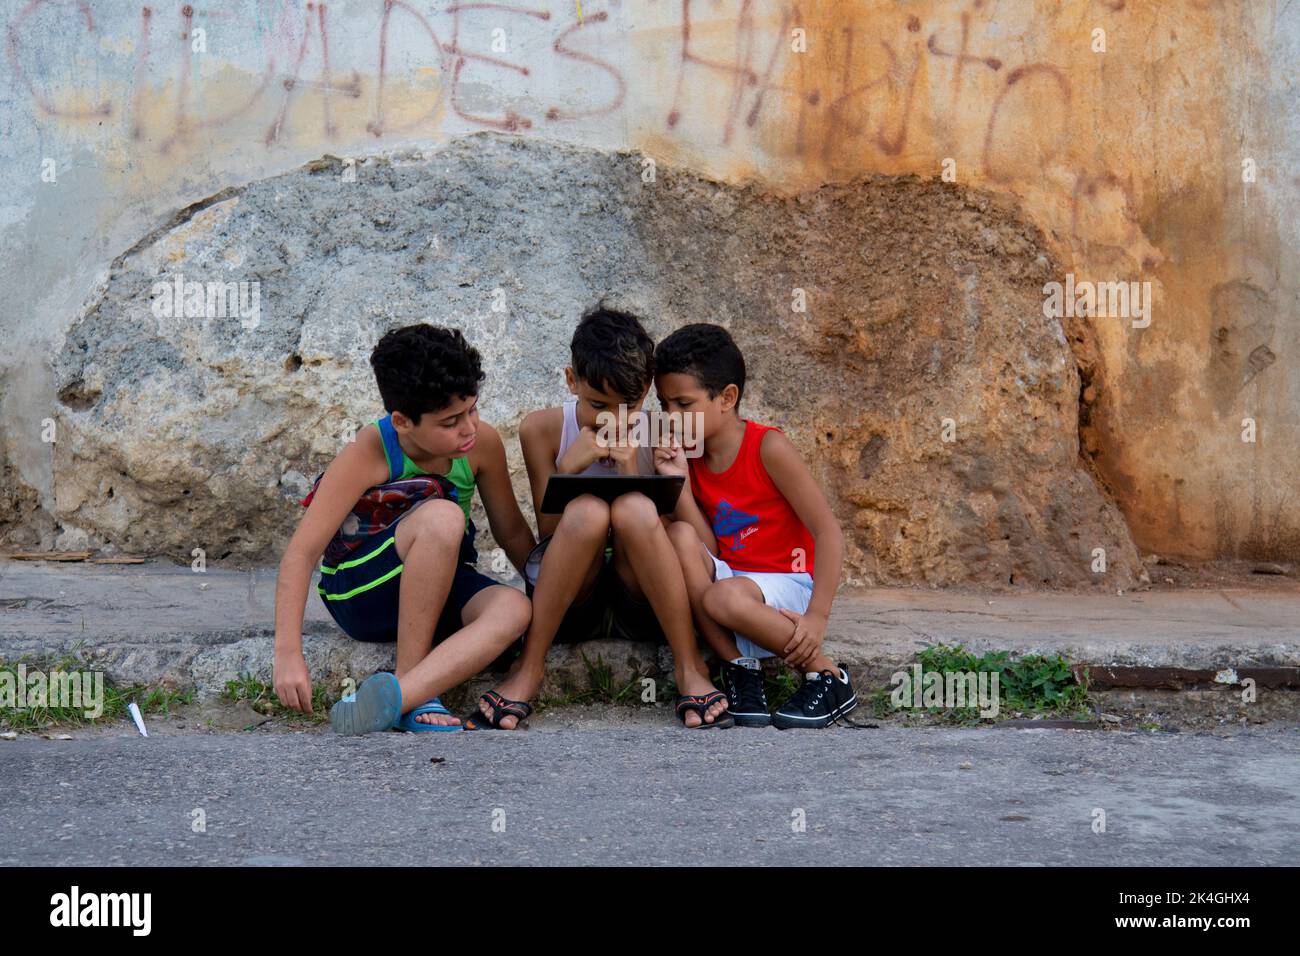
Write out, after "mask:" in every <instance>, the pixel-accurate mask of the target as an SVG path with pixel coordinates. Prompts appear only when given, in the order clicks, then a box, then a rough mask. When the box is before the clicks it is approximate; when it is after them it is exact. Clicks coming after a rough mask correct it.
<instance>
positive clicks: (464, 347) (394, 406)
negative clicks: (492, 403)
mask: <svg viewBox="0 0 1300 956" xmlns="http://www.w3.org/2000/svg"><path fill="white" fill-rule="evenodd" d="M370 367H371V368H373V369H374V370H375V384H377V385H378V386H379V395H380V398H382V399H383V402H384V408H385V409H386V410H387V411H389V412H401V413H402V414H403V415H405V416H406V417H407V418H409V419H411V421H412V422H414V423H415V424H417V425H418V424H419V423H420V416H421V415H423V414H424V413H425V412H435V411H438V410H439V409H442V408H446V407H447V406H448V405H450V404H451V403H452V401H453V400H454V399H456V398H468V397H470V396H472V395H477V394H478V388H479V384H480V383H481V382H482V381H483V364H482V361H481V360H480V358H479V354H478V350H477V349H475V348H474V347H473V346H472V345H470V344H469V343H468V342H467V341H465V336H463V335H462V334H461V332H460V329H443V328H438V327H437V326H433V325H429V324H428V323H425V322H421V323H420V324H418V325H407V326H403V327H402V328H400V329H393V330H392V331H390V332H388V333H387V334H385V335H384V337H383V338H381V339H380V340H379V344H378V345H376V346H375V348H374V351H372V352H371V353H370Z"/></svg>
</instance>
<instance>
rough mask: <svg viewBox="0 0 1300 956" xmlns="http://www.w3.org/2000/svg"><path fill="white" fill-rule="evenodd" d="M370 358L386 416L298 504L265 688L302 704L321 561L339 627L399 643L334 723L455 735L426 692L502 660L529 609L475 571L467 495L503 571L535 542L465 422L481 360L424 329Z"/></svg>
mask: <svg viewBox="0 0 1300 956" xmlns="http://www.w3.org/2000/svg"><path fill="white" fill-rule="evenodd" d="M370 364H371V366H372V367H373V369H374V372H375V380H376V383H377V385H378V387H379V393H380V396H381V397H382V399H383V403H384V407H385V408H386V409H387V410H388V412H389V414H388V415H386V416H385V417H383V418H381V419H378V420H377V421H375V422H373V423H371V424H370V425H368V426H366V427H365V428H362V429H361V430H360V431H359V432H358V433H357V437H356V440H355V441H353V442H351V443H349V444H348V446H347V447H346V448H344V449H343V451H341V452H340V453H339V455H338V456H337V457H336V458H335V459H334V461H333V462H332V463H331V464H330V466H329V467H328V468H327V469H326V470H325V473H324V474H323V475H322V477H321V479H320V481H319V483H318V485H317V487H316V488H315V489H314V490H313V492H312V494H311V495H309V496H308V499H307V500H306V501H304V504H307V505H308V508H307V512H306V514H305V515H304V516H303V519H302V522H301V523H300V524H299V525H298V529H297V531H296V532H295V533H294V535H293V538H292V539H291V540H290V542H289V545H288V547H287V548H286V549H285V554H284V558H283V559H282V560H281V562H280V573H279V579H278V581H277V583H276V602H275V690H276V694H277V695H278V696H279V698H280V700H281V702H282V703H284V704H285V706H287V707H291V708H293V709H295V710H300V711H303V712H305V713H310V712H311V678H310V675H309V674H308V671H307V664H306V660H305V658H304V656H303V649H302V620H303V608H304V606H305V604H306V600H307V590H308V588H309V586H310V583H311V577H312V571H313V569H314V568H315V567H316V564H317V562H318V561H320V562H321V563H320V571H321V580H320V585H319V587H318V588H317V593H318V594H319V595H320V597H321V600H322V601H323V602H324V603H325V606H326V608H327V609H328V610H329V612H330V615H331V616H332V617H333V618H334V620H335V621H336V622H337V623H338V624H339V626H340V627H341V628H342V629H343V630H344V632H345V633H346V634H348V636H350V637H352V638H354V639H356V640H360V641H376V642H393V641H396V643H397V663H396V666H395V669H394V673H391V674H390V673H387V672H381V673H379V674H375V675H374V676H373V677H370V678H369V679H367V680H366V681H365V682H364V683H362V684H361V686H360V687H359V688H358V689H357V691H356V693H355V694H352V695H350V696H349V697H345V698H344V699H343V700H341V701H339V702H338V703H337V704H335V705H334V707H333V708H332V709H331V711H330V721H331V723H332V725H333V727H334V729H335V730H336V731H338V732H341V733H367V732H369V731H373V730H384V729H388V728H391V727H397V728H400V729H403V730H410V731H423V730H460V729H461V727H460V721H459V720H458V719H456V718H455V717H452V716H451V715H450V714H449V713H448V712H447V710H446V708H444V707H443V706H442V704H441V703H440V702H439V701H438V695H439V694H441V693H443V692H444V691H446V690H449V689H450V688H452V687H455V686H456V685H457V684H460V683H461V682H463V681H465V680H468V679H469V678H471V677H473V676H474V675H475V674H477V673H479V672H480V671H481V670H482V669H483V668H484V667H486V666H487V665H488V664H490V663H491V662H492V661H493V660H495V659H496V658H497V657H498V656H500V654H501V653H502V652H503V651H504V650H505V649H506V648H507V647H508V646H509V645H510V644H511V643H512V642H513V641H514V640H515V639H516V638H518V637H519V636H520V635H521V634H522V633H523V632H524V631H525V630H527V628H528V622H529V620H530V618H531V615H532V608H531V605H530V603H529V601H528V598H527V597H525V596H524V595H523V594H522V593H521V592H519V591H518V590H516V589H514V588H511V587H507V586H505V585H503V584H500V583H498V582H496V581H494V580H492V579H491V578H489V577H487V576H486V575H483V574H480V573H479V572H478V570H477V569H476V568H475V566H474V564H475V561H476V560H477V553H476V552H475V550H474V532H475V529H474V523H473V522H472V521H471V520H470V505H471V503H472V501H473V496H474V493H475V491H476V490H479V491H481V492H482V495H483V507H484V510H485V511H486V512H487V517H488V523H489V525H490V527H491V530H492V535H493V537H494V538H496V540H497V542H498V543H499V544H500V546H501V548H502V549H503V550H504V551H505V553H506V555H507V557H508V558H509V559H510V561H511V562H512V563H513V564H514V565H515V567H516V568H519V569H520V570H521V571H522V569H523V567H524V562H525V561H526V559H527V557H528V553H529V551H530V550H531V549H532V548H533V546H534V544H535V543H536V541H535V539H534V537H533V533H532V530H531V529H530V528H529V527H528V524H527V522H525V521H524V517H523V515H522V514H521V513H520V511H519V505H518V503H517V502H516V500H515V496H514V491H513V490H512V488H511V486H510V475H509V472H508V470H507V466H506V456H505V446H504V445H503V443H502V441H501V436H500V435H499V434H498V433H497V431H496V429H494V428H493V427H492V426H491V425H489V424H487V423H486V422H480V421H479V417H478V407H477V406H478V390H479V384H480V383H481V382H482V380H483V371H482V366H481V363H480V360H479V354H478V352H477V351H476V350H475V349H474V348H472V347H471V346H470V345H469V343H467V342H466V341H465V338H464V336H462V335H461V333H460V332H459V331H458V330H455V329H440V328H435V327H433V326H430V325H426V324H420V325H412V326H407V327H405V328H400V329H395V330H393V331H391V332H389V333H388V334H387V335H385V336H384V337H383V338H382V339H381V340H380V341H379V344H378V345H377V346H375V349H374V351H373V352H372V353H371V356H370ZM412 487H422V488H424V489H426V493H428V489H431V488H433V489H435V493H430V494H429V496H428V497H424V498H423V500H419V501H418V502H417V503H415V504H414V505H413V506H411V507H409V509H408V510H405V511H402V512H401V513H400V514H399V516H398V517H397V518H396V520H393V521H391V523H387V524H386V525H384V526H383V527H371V526H369V525H368V524H367V518H368V517H371V516H372V514H373V513H374V512H371V511H367V509H366V508H363V507H362V505H363V503H366V502H374V501H376V500H378V501H380V502H381V504H380V505H379V507H378V508H376V509H375V511H377V512H379V513H382V512H383V504H382V502H384V500H385V499H386V497H388V496H392V497H393V498H394V500H398V501H401V500H402V496H403V494H408V493H409V489H410V488H412ZM375 523H376V524H378V523H379V521H378V520H376V522H375ZM322 556H324V558H325V560H324V561H321V558H322Z"/></svg>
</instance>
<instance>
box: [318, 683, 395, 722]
mask: <svg viewBox="0 0 1300 956" xmlns="http://www.w3.org/2000/svg"><path fill="white" fill-rule="evenodd" d="M401 716H402V685H401V684H399V683H398V682H397V678H396V677H395V676H394V675H392V674H390V673H387V672H384V673H379V674H375V675H374V676H373V677H367V678H366V679H365V681H363V682H362V684H361V686H360V687H358V688H357V691H356V693H355V694H349V695H348V696H347V697H344V698H343V699H342V700H340V701H339V702H338V703H337V704H335V705H334V706H333V707H331V708H330V726H331V727H333V728H334V732H335V733H336V734H369V733H374V732H375V731H377V730H387V729H388V728H390V727H392V726H393V725H394V724H396V723H397V721H398V718H400V717H401Z"/></svg>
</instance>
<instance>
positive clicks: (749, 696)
mask: <svg viewBox="0 0 1300 956" xmlns="http://www.w3.org/2000/svg"><path fill="white" fill-rule="evenodd" d="M757 663H758V662H757V661H755V664H757ZM722 689H723V690H724V691H726V693H727V713H729V714H730V715H731V716H732V717H734V718H736V726H737V727H770V726H771V725H772V715H771V714H770V713H768V710H767V692H766V691H764V690H763V672H762V670H760V669H759V668H758V667H756V666H755V667H746V666H745V665H744V664H733V663H732V662H731V661H723V662H722Z"/></svg>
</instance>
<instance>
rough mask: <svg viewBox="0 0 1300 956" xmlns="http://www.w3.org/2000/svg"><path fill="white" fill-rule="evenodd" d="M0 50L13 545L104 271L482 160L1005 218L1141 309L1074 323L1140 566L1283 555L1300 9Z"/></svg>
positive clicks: (696, 18) (975, 0)
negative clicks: (191, 233) (567, 150)
mask: <svg viewBox="0 0 1300 956" xmlns="http://www.w3.org/2000/svg"><path fill="white" fill-rule="evenodd" d="M579 7H580V9H581V19H580V18H579V17H580V14H579ZM0 18H2V20H3V23H4V25H5V29H6V31H7V32H6V36H5V62H4V65H3V67H0V72H2V73H3V75H4V76H5V82H4V85H3V87H0V97H3V104H4V109H3V114H2V119H0V150H2V151H3V154H4V155H3V160H4V161H3V162H2V163H0V184H2V185H3V192H2V194H0V237H2V238H0V247H2V248H3V251H4V255H3V258H2V259H0V292H3V295H4V301H5V303H6V305H7V306H8V308H6V309H5V310H4V311H3V313H0V323H2V324H3V325H2V327H3V340H4V342H5V343H6V348H5V349H4V354H3V356H0V361H3V362H4V368H3V372H2V375H3V378H2V379H0V381H2V384H0V392H2V394H0V405H2V408H3V435H0V439H2V441H3V450H4V455H3V458H4V467H5V476H4V491H5V501H6V503H7V506H8V509H9V510H10V511H21V512H22V515H23V518H24V520H28V521H32V522H36V521H39V520H40V515H41V513H42V512H43V511H47V510H48V509H47V508H45V507H44V506H45V505H48V504H49V496H50V495H51V493H52V492H51V490H52V488H53V487H54V480H53V476H52V474H51V469H52V462H53V460H54V458H53V456H52V454H51V449H50V446H49V444H48V443H46V442H44V441H42V422H43V420H45V419H48V418H51V417H54V409H55V395H54V386H53V377H52V374H51V371H50V368H49V361H50V358H51V356H52V355H54V354H55V353H56V352H57V351H58V349H59V348H60V346H61V343H62V339H63V337H64V334H65V332H66V331H67V329H68V328H69V327H70V325H71V323H72V322H73V320H74V319H75V318H76V317H77V315H78V313H79V311H80V310H81V308H82V307H83V305H84V304H85V303H86V302H87V301H88V299H89V298H90V296H91V294H92V292H93V291H94V289H95V288H96V286H97V285H98V284H99V283H101V282H102V281H103V280H104V278H105V269H106V267H107V265H108V264H109V263H110V262H111V261H112V260H113V259H114V257H116V256H118V255H120V254H121V253H122V252H123V251H124V250H126V249H128V248H130V247H131V246H133V245H134V244H135V243H136V242H138V241H139V240H140V239H141V238H142V237H143V236H145V235H146V234H148V233H150V232H151V231H152V230H155V229H157V228H159V227H161V226H162V225H164V224H165V223H167V222H169V221H170V220H171V218H172V216H173V214H174V212H175V211H176V210H177V209H178V208H180V207H183V206H185V205H187V204H189V203H191V202H194V201H197V200H200V199H203V198H205V197H208V196H211V195H212V194H214V193H217V192H219V191H220V190H222V189H223V188H226V187H229V186H232V185H237V184H240V183H244V182H249V181H252V180H256V179H261V178H264V177H267V176H270V175H273V174H276V173H279V172H282V171H285V170H288V169H292V168H295V167H297V166H299V165H301V164H302V163H304V162H306V161H308V160H311V159H313V158H316V157H319V156H321V155H322V154H335V155H359V154H361V153H364V152H372V151H373V152H378V151H390V150H395V149H401V148H409V147H412V146H414V147H420V146H427V145H429V144H433V143H438V142H441V141H444V140H447V139H449V138H452V137H456V136H460V135H463V134H465V133H468V132H474V131H479V130H484V129H496V130H502V131H506V132H511V133H516V134H518V135H520V136H525V137H546V138H554V139H558V140H566V141H570V142H574V143H578V144H583V145H588V146H594V147H600V148H633V149H639V150H642V151H644V152H645V153H646V154H647V155H649V156H650V157H653V158H655V159H656V160H657V161H661V162H663V163H666V164H676V165H682V166H686V167H688V168H690V169H693V170H696V171H698V172H700V173H702V174H704V175H706V176H710V177H713V178H717V179H720V180H724V181H730V182H736V181H742V180H754V181H756V182H757V183H759V184H761V185H762V187H763V188H765V189H768V190H771V191H773V192H777V193H792V192H795V191H800V190H807V189H809V188H811V187H815V186H816V185H817V184H819V183H823V182H828V181H839V180H844V179H848V178H850V177H852V176H854V175H856V174H858V173H862V172H879V173H889V174H908V173H914V174H917V175H919V176H922V177H925V178H934V177H938V176H940V175H941V174H942V173H943V172H944V170H945V169H947V170H948V171H949V172H950V173H954V174H955V177H956V181H957V182H958V183H961V184H964V185H968V186H974V187H978V188H985V189H992V190H996V191H1004V192H1006V193H1008V194H1010V195H1013V196H1014V197H1016V199H1017V201H1018V202H1019V203H1021V205H1022V209H1023V215H1024V217H1025V218H1026V219H1028V220H1030V221H1032V222H1034V223H1035V224H1037V225H1038V227H1039V228H1040V229H1041V230H1042V231H1043V233H1044V234H1045V236H1046V238H1047V240H1048V242H1049V243H1051V245H1052V247H1053V252H1054V254H1055V256H1056V258H1057V259H1058V260H1059V262H1060V263H1061V264H1062V270H1063V271H1064V272H1070V273H1072V274H1074V276H1075V277H1076V279H1077V280H1079V281H1092V282H1105V281H1135V282H1150V283H1151V290H1152V296H1153V307H1152V311H1151V315H1150V324H1149V325H1148V326H1146V327H1142V328H1135V327H1134V326H1133V322H1132V321H1131V320H1130V319H1127V318H1092V319H1083V320H1069V319H1067V320H1065V323H1064V325H1065V328H1066V331H1067V335H1068V337H1069V338H1070V341H1071V345H1072V347H1073V349H1074V352H1075V356H1076V360H1077V361H1078V363H1079V365H1080V371H1081V373H1082V380H1083V388H1082V395H1081V401H1082V402H1083V415H1082V418H1081V423H1080V430H1081V434H1082V440H1083V443H1084V448H1085V450H1086V452H1087V454H1088V455H1090V456H1091V459H1092V461H1093V464H1094V467H1095V469H1096V472H1097V474H1098V475H1099V476H1100V478H1101V480H1102V481H1103V483H1104V485H1105V486H1106V487H1107V488H1108V489H1109V490H1110V492H1111V493H1112V494H1113V495H1114V496H1115V499H1116V501H1117V502H1118V504H1119V505H1120V507H1121V509H1122V510H1123V512H1124V514H1125V516H1126V518H1127V519H1128V521H1129V524H1130V526H1131V529H1132V531H1133V534H1134V537H1135V539H1136V540H1137V541H1138V543H1139V544H1140V545H1141V546H1142V547H1143V548H1144V549H1147V550H1156V551H1159V552H1161V553H1163V554H1174V555H1181V556H1185V557H1196V558H1209V557H1214V556H1231V555H1248V556H1271V557H1294V556H1296V555H1297V554H1300V511H1297V509H1296V508H1295V507H1294V505H1295V503H1296V502H1297V499H1300V477H1297V469H1296V468H1295V467H1294V463H1295V461H1296V459H1297V452H1300V426H1298V425H1297V412H1300V377H1298V376H1297V374H1296V373H1295V371H1293V370H1292V364H1293V357H1294V356H1295V354H1296V346H1297V344H1298V339H1300V323H1297V321H1296V318H1297V292H1298V291H1300V268H1298V263H1297V262H1296V258H1297V249H1300V242H1297V239H1298V238H1300V236H1298V235H1297V231H1298V230H1300V225H1298V224H1297V223H1298V222H1300V218H1298V217H1297V216H1296V215H1295V210H1296V208H1297V205H1296V199H1297V197H1298V195H1300V177H1298V176H1297V174H1296V169H1297V168H1300V167H1298V165H1297V160H1298V159H1300V156H1298V155H1297V154H1298V153H1300V106H1298V105H1297V99H1296V97H1295V96H1294V91H1293V89H1292V88H1291V87H1290V85H1289V84H1291V83H1293V75H1294V64H1295V63H1296V62H1297V61H1300V5H1290V4H1288V3H1286V2H1285V0H1281V2H1279V0H1179V2H1174V0H1169V2H1137V0H1127V2H1126V0H1065V2H1056V0H1001V2H998V3H996V4H994V3H989V2H984V0H964V2H956V0H954V2H924V0H916V2H902V0H898V2H890V0H838V2H836V0H821V2H807V0H804V2H800V3H797V4H792V3H787V2H781V0H752V2H750V0H715V2H701V0H694V2H690V0H683V2H669V0H639V2H619V3H615V2H612V0H606V2H601V0H586V2H582V3H581V4H579V3H577V2H575V3H572V4H571V3H568V2H561V0H540V2H538V3H537V4H536V5H527V6H525V5H518V6H517V5H515V4H510V3H507V4H493V5H474V4H467V5H461V6H457V5H456V4H452V3H446V2H437V3H414V2H411V3H407V2H399V0H393V2H384V0H340V2H334V3H305V2H302V0H231V2H225V3H219V4H214V5H212V6H206V7H203V6H192V5H189V4H184V3H179V2H177V3H170V2H168V3H157V4H151V5H149V6H141V5H140V4H129V3H117V2H113V3H98V2H97V3H87V2H77V0H66V2H55V0H33V2H24V3H14V2H5V3H3V4H0ZM796 30H801V31H803V32H802V33H801V34H800V33H795V32H793V31H796ZM1097 30H1101V31H1104V44H1105V51H1104V52H1100V51H1099V49H1098V47H1099V45H1100V39H1099V35H1098V34H1096V33H1095V31H1097ZM200 31H201V32H200ZM801 41H802V44H805V45H806V48H805V49H803V50H802V52H800V51H797V50H796V49H795V48H796V47H799V46H800V45H801ZM945 160H950V161H951V162H950V163H947V164H946V165H945ZM1244 163H1246V164H1248V165H1249V166H1251V167H1253V177H1248V176H1244V175H1243V164H1244ZM1247 178H1253V180H1254V181H1253V182H1248V181H1244V180H1245V179H1247ZM902 212H904V213H905V212H906V211H905V210H904V211H902ZM904 222H905V220H904ZM805 285H806V286H807V287H808V288H812V289H815V288H816V287H817V285H818V281H817V276H815V275H810V276H808V277H807V280H806V283H805ZM813 307H815V297H814V306H813ZM484 308H485V309H486V308H487V303H484ZM549 397H550V396H545V398H549ZM1247 418H1248V419H1251V420H1253V422H1254V424H1255V428H1256V434H1255V440H1254V441H1253V442H1248V441H1243V440H1242V436H1243V419H1247Z"/></svg>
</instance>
